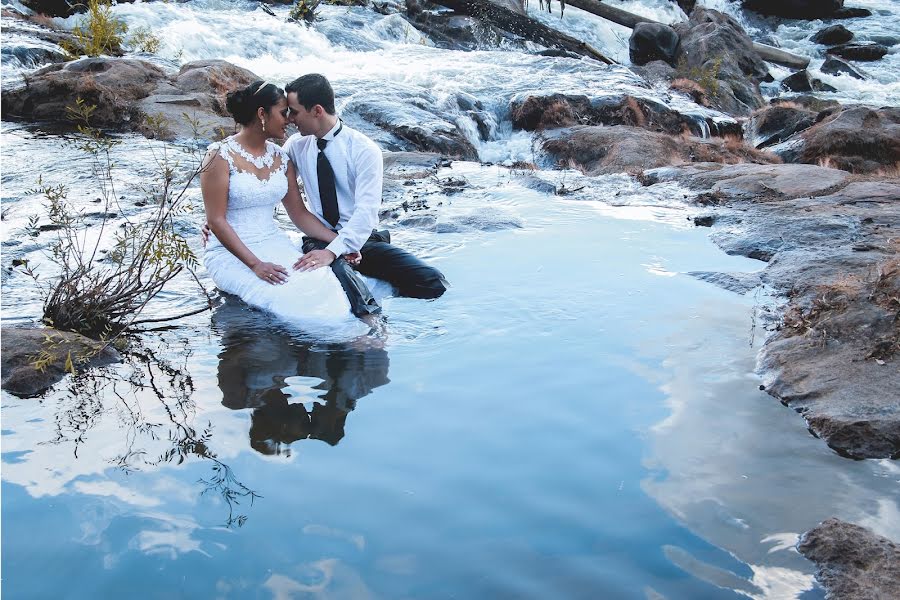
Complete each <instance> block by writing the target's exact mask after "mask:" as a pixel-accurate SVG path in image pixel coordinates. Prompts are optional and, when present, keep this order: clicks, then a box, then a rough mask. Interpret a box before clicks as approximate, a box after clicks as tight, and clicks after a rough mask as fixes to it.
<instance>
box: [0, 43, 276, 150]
mask: <svg viewBox="0 0 900 600" xmlns="http://www.w3.org/2000/svg"><path fill="white" fill-rule="evenodd" d="M257 79H259V78H258V77H257V76H256V75H254V74H253V73H252V72H250V71H248V70H246V69H242V68H240V67H237V66H235V65H232V64H231V63H228V62H225V61H215V60H214V61H198V62H193V63H187V64H185V65H184V66H183V67H182V68H181V70H180V72H179V73H178V74H177V75H176V76H175V77H171V76H169V75H167V74H166V73H165V72H164V71H163V70H162V69H160V68H159V67H157V66H155V65H153V64H151V63H149V62H147V61H144V60H139V59H133V58H109V57H105V58H82V59H79V60H74V61H71V62H67V63H62V64H54V65H50V66H48V67H45V68H43V69H39V70H38V71H36V72H35V73H33V74H31V75H29V76H27V77H26V82H27V85H26V86H25V87H23V88H20V89H16V90H9V91H4V93H3V96H2V110H3V113H4V116H5V117H7V118H17V119H26V120H30V121H49V122H56V123H63V124H67V123H68V122H69V115H68V112H67V107H70V106H74V105H75V103H76V100H77V99H79V98H80V99H81V100H83V101H84V102H86V103H87V104H89V105H94V106H95V107H96V109H95V110H94V112H93V113H92V115H91V124H92V125H93V126H95V127H100V128H104V129H113V130H120V131H121V130H126V131H140V132H142V133H144V134H146V135H154V136H156V135H161V136H162V137H163V138H165V139H174V138H183V137H194V136H195V132H194V129H193V125H192V124H191V123H190V122H189V121H188V120H186V119H185V118H184V114H185V113H186V114H188V115H189V117H190V118H191V119H193V120H195V121H196V122H197V124H198V125H199V128H200V130H199V131H197V132H196V134H197V135H198V136H199V137H200V139H207V140H212V139H218V138H219V137H221V132H223V131H230V130H231V129H232V128H233V127H234V121H233V119H231V117H230V116H228V115H227V113H226V111H225V107H224V106H225V101H224V98H225V94H226V93H227V92H228V91H230V90H233V89H237V88H239V87H243V86H245V85H247V84H248V83H250V82H252V81H255V80H257Z"/></svg>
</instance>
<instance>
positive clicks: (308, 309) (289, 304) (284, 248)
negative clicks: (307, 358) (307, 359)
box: [203, 137, 367, 334]
mask: <svg viewBox="0 0 900 600" xmlns="http://www.w3.org/2000/svg"><path fill="white" fill-rule="evenodd" d="M210 150H214V151H216V152H218V154H219V155H220V156H221V157H222V158H224V159H225V161H226V162H227V163H228V173H229V179H228V206H227V208H226V210H225V219H226V220H227V221H228V223H229V225H231V227H232V229H234V232H235V233H236V234H237V236H238V237H239V238H240V239H241V241H242V242H243V243H244V244H245V245H246V246H247V247H248V248H249V249H250V250H251V251H252V252H253V254H255V255H256V257H257V258H259V259H260V260H262V261H267V262H272V263H275V264H278V265H281V266H282V267H284V268H285V269H287V270H288V274H289V276H288V280H287V283H284V284H282V285H272V284H269V283H266V282H265V281H263V280H261V279H260V278H259V277H257V276H256V274H254V273H253V271H252V270H250V268H249V267H247V266H246V265H245V264H244V263H242V262H241V261H240V260H238V258H237V257H236V256H235V255H233V254H232V253H231V252H230V251H229V250H228V249H227V248H225V247H224V246H223V245H222V244H221V242H219V240H218V239H216V237H215V235H210V239H209V243H208V244H207V247H206V252H205V254H204V257H203V263H204V265H205V266H206V270H207V272H208V273H209V275H210V277H212V280H213V281H214V282H215V284H216V286H217V287H218V288H219V289H220V290H222V291H224V292H228V293H230V294H235V295H237V296H239V297H240V298H241V299H242V300H244V301H245V302H246V303H247V304H251V305H253V306H256V307H258V308H262V309H264V310H268V311H270V312H273V313H275V314H276V315H278V316H280V317H282V318H284V319H286V320H289V321H291V322H292V323H293V324H295V325H298V326H300V327H302V328H304V329H318V328H321V327H323V326H327V327H328V330H329V331H330V332H332V333H334V332H335V326H339V327H338V330H343V331H344V332H345V333H348V334H358V333H362V332H365V331H366V330H367V328H366V327H365V326H363V324H362V322H361V321H359V320H357V319H355V318H354V317H353V315H352V313H351V312H350V302H349V301H348V300H347V297H346V295H345V294H344V290H343V288H341V284H340V283H339V282H338V280H337V278H336V277H335V276H334V274H333V273H332V272H331V269H329V268H320V269H316V270H315V271H306V272H300V271H294V270H293V268H292V266H293V264H294V262H296V260H297V259H298V258H300V257H301V256H302V255H303V253H302V252H301V251H300V249H299V248H298V246H297V245H295V244H294V242H293V241H292V240H291V238H290V237H288V235H287V233H286V232H285V231H283V230H282V229H281V228H280V227H279V225H278V223H277V221H275V217H274V211H275V206H276V205H277V204H278V203H279V202H281V201H282V200H283V199H284V197H285V195H287V191H288V180H287V166H288V160H289V158H288V156H287V154H285V152H284V151H283V150H282V149H281V148H280V147H278V146H277V145H275V144H273V143H271V142H266V153H265V154H264V155H263V156H261V157H256V156H253V155H252V154H250V153H249V152H247V151H246V149H244V148H243V147H241V145H240V143H238V141H237V140H235V139H234V138H233V137H230V138H227V139H225V140H224V141H223V142H221V143H217V144H213V145H211V146H210ZM254 171H255V172H254ZM341 324H343V326H340V325H341Z"/></svg>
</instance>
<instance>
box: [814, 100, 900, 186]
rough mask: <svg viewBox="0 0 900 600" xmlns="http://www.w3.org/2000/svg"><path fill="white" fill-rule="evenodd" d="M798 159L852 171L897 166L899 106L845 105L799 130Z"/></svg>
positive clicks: (899, 157) (886, 169)
mask: <svg viewBox="0 0 900 600" xmlns="http://www.w3.org/2000/svg"><path fill="white" fill-rule="evenodd" d="M800 136H801V139H802V141H803V146H802V149H801V150H800V151H799V153H798V157H797V160H798V162H803V163H808V164H827V165H828V166H832V167H835V168H839V169H844V170H846V171H850V172H853V173H878V172H887V173H896V172H897V170H898V169H900V108H880V109H877V110H874V109H871V108H867V107H852V108H847V109H844V110H842V111H840V112H839V113H837V114H835V115H832V116H830V117H827V118H825V119H824V120H822V121H821V122H820V123H817V124H816V125H814V126H813V127H810V128H809V129H807V130H806V131H804V132H803V133H802V134H800Z"/></svg>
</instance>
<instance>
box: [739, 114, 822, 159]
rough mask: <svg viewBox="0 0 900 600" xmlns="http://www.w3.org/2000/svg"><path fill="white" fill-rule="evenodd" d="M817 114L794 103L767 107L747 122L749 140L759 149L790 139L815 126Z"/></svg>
mask: <svg viewBox="0 0 900 600" xmlns="http://www.w3.org/2000/svg"><path fill="white" fill-rule="evenodd" d="M816 114H817V113H816V112H815V111H812V110H808V109H806V108H804V107H803V106H799V105H796V104H793V103H780V104H774V105H771V106H767V107H766V108H763V109H760V110H758V111H756V112H755V113H753V115H751V117H750V119H749V120H748V121H747V127H746V129H747V139H748V140H749V141H750V143H751V144H753V145H754V146H755V147H757V148H765V147H766V146H771V145H772V144H777V143H780V142H783V141H784V140H786V139H788V138H789V137H791V136H792V135H794V134H795V133H797V132H798V131H803V130H804V129H808V128H809V127H812V126H813V124H815V122H816V121H815V119H816Z"/></svg>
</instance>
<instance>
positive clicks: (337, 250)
mask: <svg viewBox="0 0 900 600" xmlns="http://www.w3.org/2000/svg"><path fill="white" fill-rule="evenodd" d="M325 249H326V250H331V251H332V252H333V253H334V257H335V258H340V257H341V256H343V255H344V254H345V253H346V250H345V249H344V242H343V241H342V240H341V236H337V237H336V238H334V239H333V240H331V243H330V244H328V245H327V246H325Z"/></svg>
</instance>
